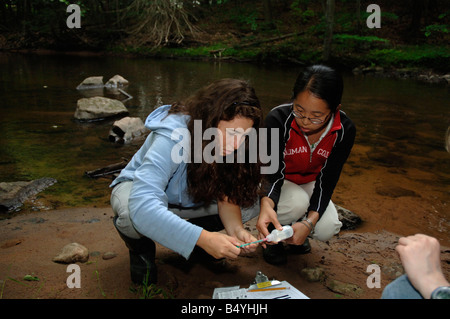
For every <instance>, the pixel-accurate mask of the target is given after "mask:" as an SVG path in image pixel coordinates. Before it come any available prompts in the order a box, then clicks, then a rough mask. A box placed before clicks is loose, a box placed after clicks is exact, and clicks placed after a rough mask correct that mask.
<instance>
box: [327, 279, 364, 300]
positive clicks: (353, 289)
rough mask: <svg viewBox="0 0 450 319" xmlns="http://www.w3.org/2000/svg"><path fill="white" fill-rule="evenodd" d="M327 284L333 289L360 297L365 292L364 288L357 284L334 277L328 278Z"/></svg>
mask: <svg viewBox="0 0 450 319" xmlns="http://www.w3.org/2000/svg"><path fill="white" fill-rule="evenodd" d="M325 286H326V287H327V288H328V289H330V290H331V291H334V292H336V293H339V294H343V295H346V296H350V297H359V296H360V295H361V294H362V293H363V290H362V288H361V287H359V286H357V285H354V284H350V283H346V282H342V281H339V280H334V279H329V280H326V283H325Z"/></svg>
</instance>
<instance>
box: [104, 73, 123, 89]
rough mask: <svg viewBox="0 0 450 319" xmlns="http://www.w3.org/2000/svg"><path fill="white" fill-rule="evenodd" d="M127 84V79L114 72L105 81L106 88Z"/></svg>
mask: <svg viewBox="0 0 450 319" xmlns="http://www.w3.org/2000/svg"><path fill="white" fill-rule="evenodd" d="M127 85H128V80H126V79H124V78H123V77H122V76H120V75H118V74H116V75H114V76H113V77H112V78H110V79H109V80H108V82H106V83H105V87H106V88H119V87H124V86H127Z"/></svg>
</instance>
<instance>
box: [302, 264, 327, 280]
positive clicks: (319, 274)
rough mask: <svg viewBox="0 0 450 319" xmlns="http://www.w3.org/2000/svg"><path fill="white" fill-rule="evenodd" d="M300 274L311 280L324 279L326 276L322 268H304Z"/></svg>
mask: <svg viewBox="0 0 450 319" xmlns="http://www.w3.org/2000/svg"><path fill="white" fill-rule="evenodd" d="M300 274H301V275H302V276H303V277H304V278H305V279H306V280H308V281H309V282H318V281H322V280H324V278H325V272H324V270H323V269H322V268H320V267H316V268H303V269H302V270H301V271H300Z"/></svg>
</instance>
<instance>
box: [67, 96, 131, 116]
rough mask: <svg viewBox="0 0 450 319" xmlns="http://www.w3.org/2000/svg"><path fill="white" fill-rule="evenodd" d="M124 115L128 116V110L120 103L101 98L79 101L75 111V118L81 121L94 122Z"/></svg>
mask: <svg viewBox="0 0 450 319" xmlns="http://www.w3.org/2000/svg"><path fill="white" fill-rule="evenodd" d="M125 114H128V109H127V108H126V107H125V105H124V104H123V103H122V102H120V101H118V100H114V99H110V98H106V97H102V96H95V97H90V98H82V99H79V100H78V102H77V109H76V110H75V118H76V119H77V120H82V121H94V120H100V119H104V118H108V117H113V116H118V115H125Z"/></svg>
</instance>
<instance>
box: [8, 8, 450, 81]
mask: <svg viewBox="0 0 450 319" xmlns="http://www.w3.org/2000/svg"><path fill="white" fill-rule="evenodd" d="M372 3H374V4H377V5H378V6H379V7H380V9H381V16H380V28H370V27H369V26H368V24H367V21H368V18H369V19H371V17H370V16H371V14H372V12H367V7H368V6H369V5H370V4H372ZM70 4H76V5H78V6H79V8H80V22H81V23H80V28H69V27H68V21H69V18H70V15H71V12H70V11H69V12H67V8H68V6H69V5H70ZM449 20H450V1H448V0H397V1H390V0H369V1H364V0H4V1H2V2H1V4H0V48H1V50H3V51H33V50H54V51H63V52H67V51H71V52H73V51H89V52H101V53H109V54H119V55H123V54H126V55H139V56H149V57H163V58H167V57H170V58H193V59H222V60H236V61H253V62H260V63H295V64H299V65H307V64H311V63H317V62H329V63H332V64H333V65H340V66H344V67H348V68H354V67H356V66H360V65H364V66H366V67H367V66H369V67H375V66H379V67H383V68H429V69H432V70H434V71H435V72H439V73H446V72H448V71H449V69H450V67H449V63H448V61H449V57H450V50H449V38H450V35H449V31H450V25H449V24H450V23H449Z"/></svg>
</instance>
